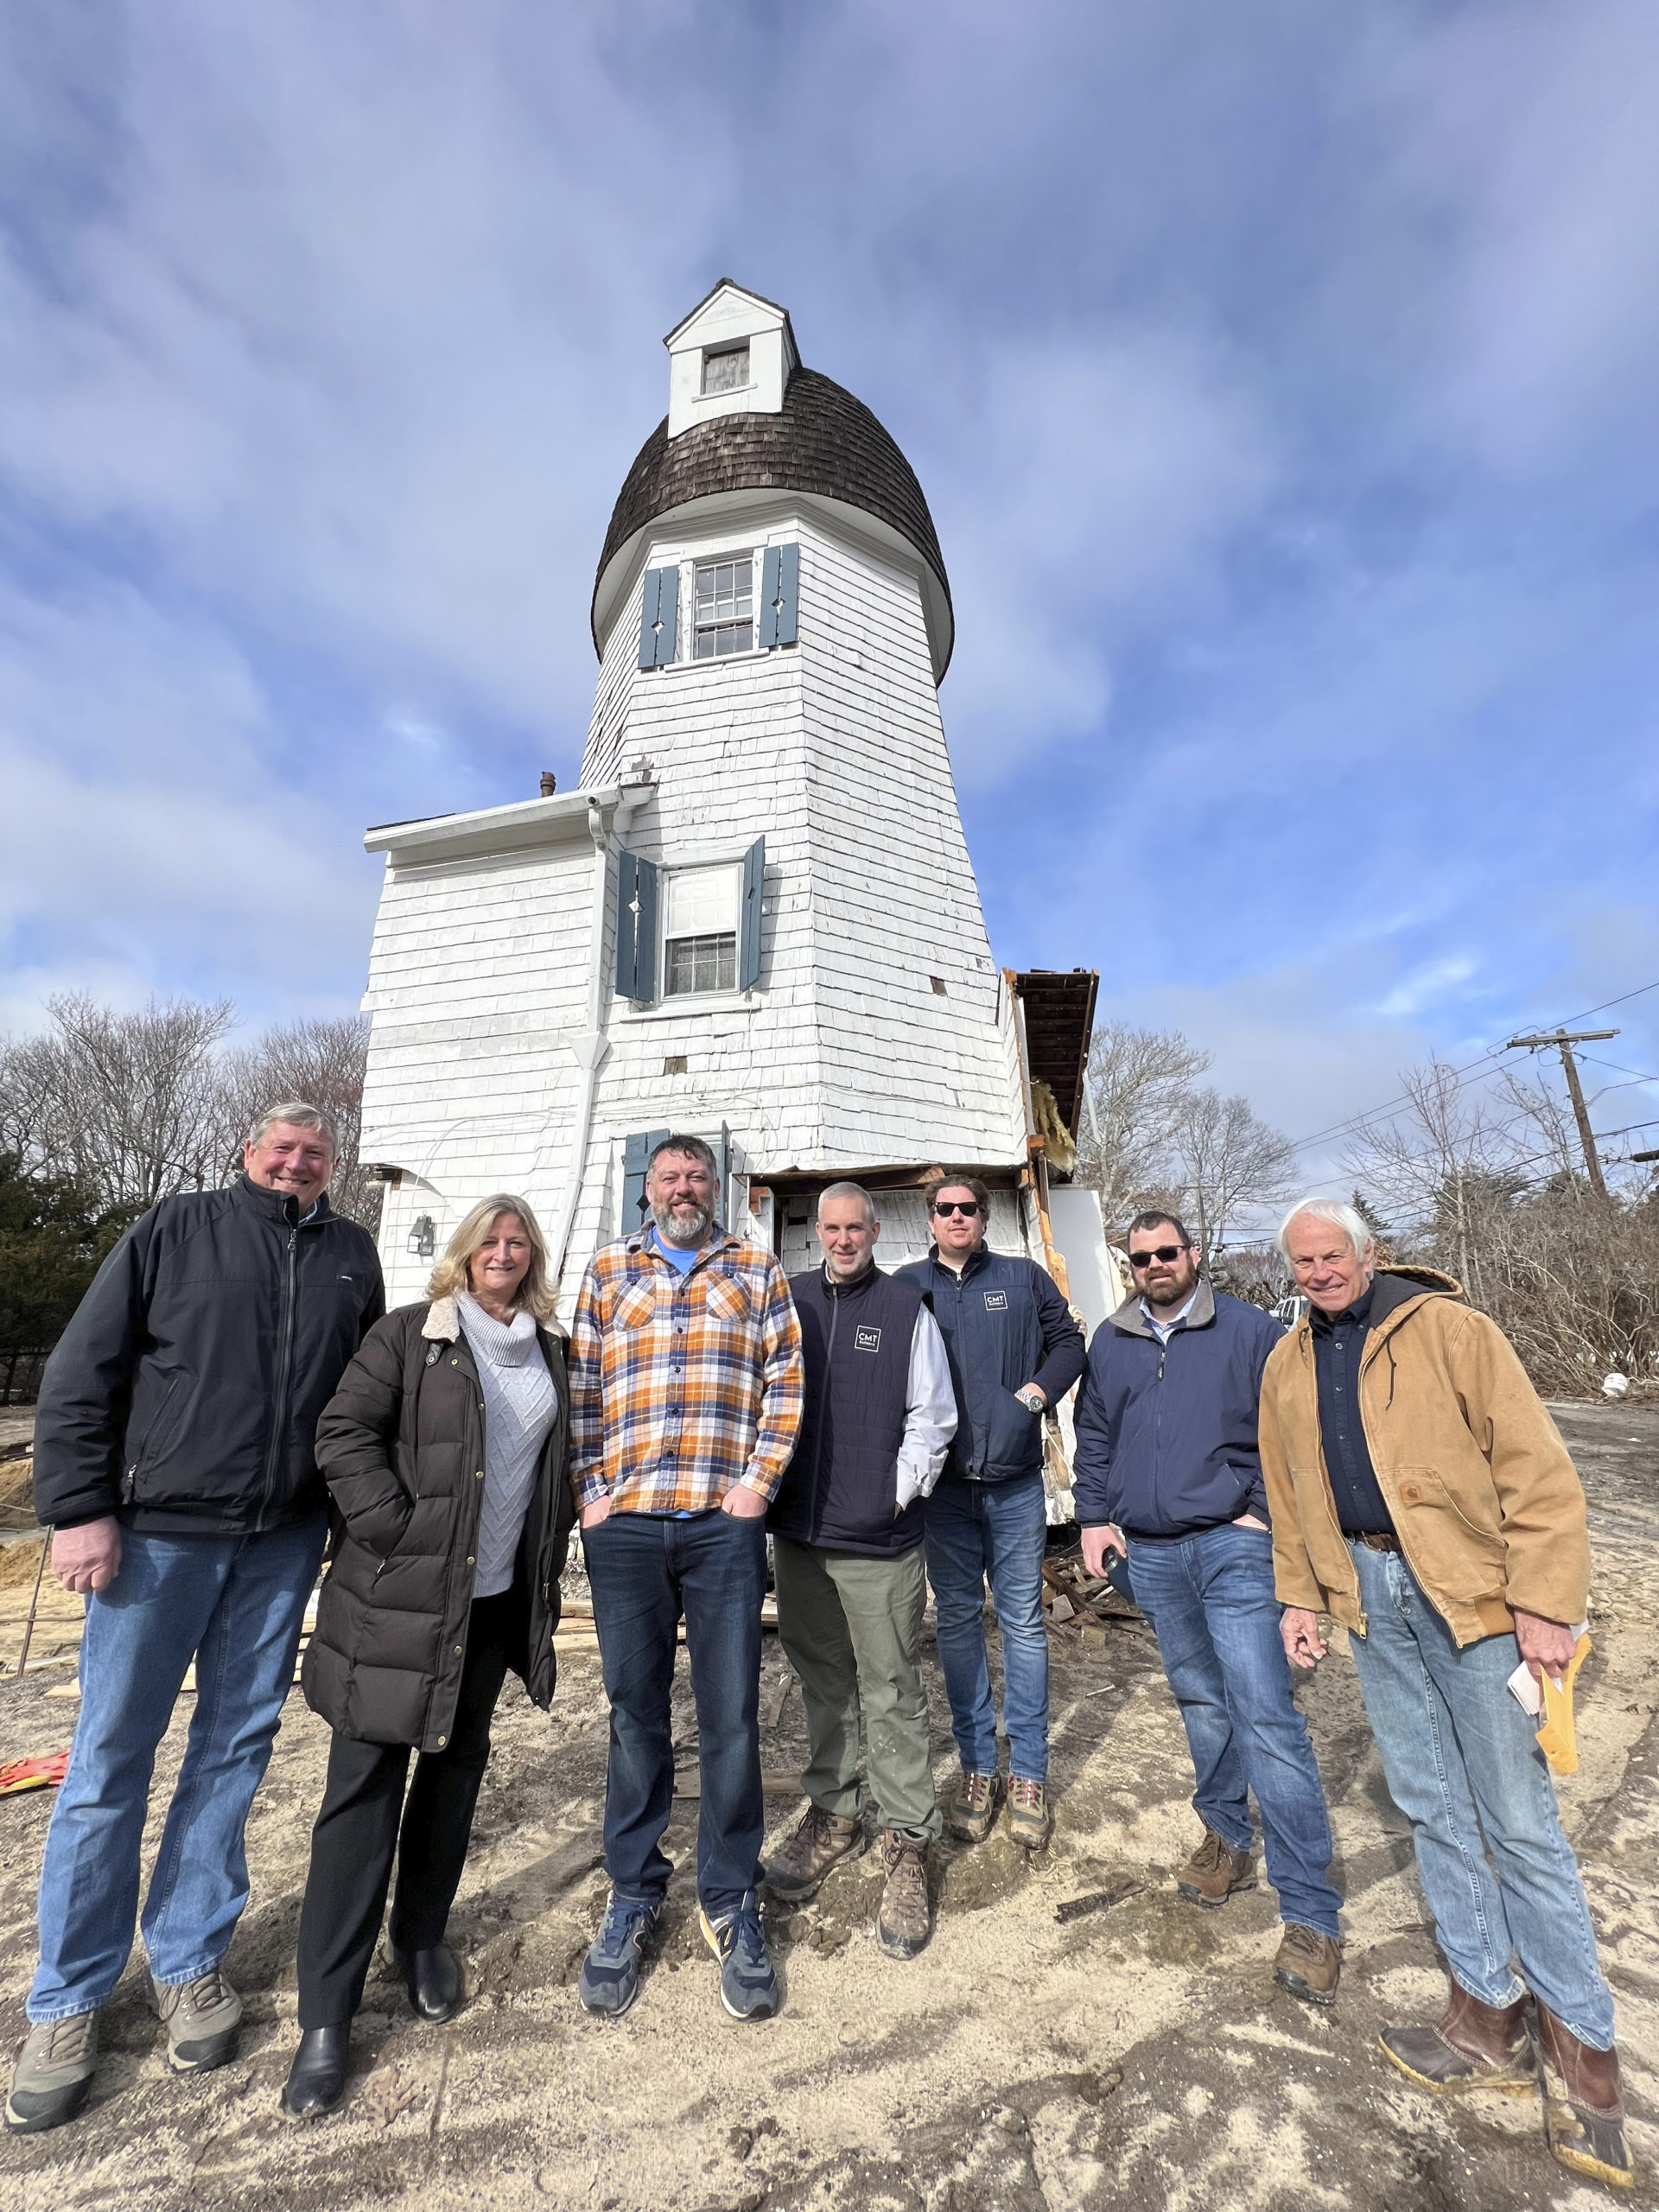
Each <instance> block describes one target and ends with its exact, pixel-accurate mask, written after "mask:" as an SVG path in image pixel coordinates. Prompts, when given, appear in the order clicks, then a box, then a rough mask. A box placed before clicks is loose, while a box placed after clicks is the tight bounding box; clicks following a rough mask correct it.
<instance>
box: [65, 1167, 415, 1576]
mask: <svg viewBox="0 0 1659 2212" xmlns="http://www.w3.org/2000/svg"><path fill="white" fill-rule="evenodd" d="M385 1310H386V1300H385V1290H384V1289H383V1287H382V1286H381V1281H380V1261H379V1255H378V1254H377V1252H376V1251H375V1249H374V1240H373V1238H372V1236H370V1235H369V1232H368V1230H366V1229H363V1228H360V1227H359V1225H358V1224H357V1223H356V1222H354V1221H342V1220H341V1218H340V1216H339V1215H338V1214H337V1213H335V1212H334V1211H333V1210H332V1209H331V1208H330V1206H329V1204H328V1201H327V1198H319V1199H318V1201H317V1203H316V1205H315V1206H314V1207H313V1208H312V1210H311V1211H310V1213H309V1214H308V1217H307V1218H306V1219H305V1220H304V1221H302V1220H301V1219H300V1217H299V1206H298V1204H297V1202H296V1200H295V1199H294V1198H289V1197H286V1196H285V1195H284V1194H283V1192H280V1191H268V1190H266V1189H265V1188H264V1185H262V1184H258V1183H252V1182H250V1181H249V1180H248V1179H247V1178H246V1177H245V1176H244V1177H242V1179H240V1180H239V1181H238V1182H236V1183H233V1184H232V1185H231V1186H230V1188H229V1189H228V1190H224V1191H188V1192H184V1193H182V1194H181V1196H180V1197H178V1198H163V1199H162V1202H161V1204H160V1205H154V1206H152V1207H151V1208H150V1209H149V1212H148V1213H146V1214H143V1215H142V1216H141V1217H139V1219H138V1220H137V1221H135V1222H134V1224H132V1227H131V1228H130V1230H128V1231H127V1233H126V1235H125V1236H124V1237H123V1238H122V1239H121V1242H120V1243H118V1245H117V1246H116V1248H115V1249H114V1250H113V1251H112V1252H111V1254H110V1256H109V1258H108V1259H107V1260H105V1262H104V1264H103V1266H102V1267H101V1268H99V1271H98V1274H97V1275H96V1276H95V1277H94V1279H93V1281H92V1288H91V1289H90V1290H89V1291H88V1292H87V1293H86V1297H85V1298H83V1299H82V1300H81V1301H80V1304H79V1306H77V1308H76V1309H75V1315H74V1319H73V1320H72V1321H71V1322H70V1324H69V1326H68V1327H67V1329H66V1330H65V1331H64V1333H63V1337H62V1339H61V1341H60V1344H59V1345H58V1348H57V1350H56V1351H54V1353H53V1355H52V1357H51V1358H50V1359H48V1362H47V1363H46V1372H45V1374H44V1375H43V1376H41V1404H40V1411H39V1414H38V1415H37V1416H36V1419H35V1510H36V1512H37V1513H38V1514H39V1515H40V1516H41V1521H42V1522H45V1523H47V1524H48V1525H49V1526H51V1527H52V1528H54V1529H73V1528H74V1527H76V1526H78V1525H79V1523H81V1522H86V1521H97V1520H100V1519H102V1517H103V1516H105V1514H108V1513H117V1514H119V1516H120V1517H121V1519H122V1520H123V1521H124V1522H127V1523H128V1524H129V1525H130V1526H131V1527H133V1528H138V1529H154V1530H156V1531H158V1532H161V1533H165V1534H169V1535H174V1534H176V1535H200V1534H207V1535H250V1534H252V1533H254V1532H256V1531H257V1530H260V1529H276V1528H280V1527H282V1526H283V1525H284V1524H285V1523H287V1522H294V1521H299V1520H303V1519H304V1518H306V1517H307V1516H308V1515H310V1514H313V1513H317V1512H321V1510H322V1507H323V1505H324V1503H326V1501H327V1491H326V1490H325V1489H324V1486H323V1480H322V1477H321V1474H320V1473H319V1472H318V1471H317V1461H316V1453H315V1439H316V1432H317V1420H318V1416H319V1415H320V1414H321V1412H322V1409H323V1408H324V1407H325V1406H326V1405H327V1402H328V1401H329V1399H330V1398H332V1397H333V1396H334V1389H335V1386H336V1385H337V1384H338V1383H339V1381H340V1376H342V1375H343V1374H344V1373H345V1371H346V1363H347V1362H348V1361H349V1360H350V1359H351V1358H352V1357H353V1355H354V1354H355V1352H356V1351H357V1348H358V1346H359V1344H361V1343H362V1341H363V1338H364V1337H365V1335H366V1334H367V1333H368V1331H369V1330H370V1328H371V1327H372V1325H373V1324H374V1323H375V1322H376V1321H378V1319H380V1316H381V1315H382V1314H383V1313H385Z"/></svg>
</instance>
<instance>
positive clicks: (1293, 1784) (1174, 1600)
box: [1129, 1523, 1342, 1937]
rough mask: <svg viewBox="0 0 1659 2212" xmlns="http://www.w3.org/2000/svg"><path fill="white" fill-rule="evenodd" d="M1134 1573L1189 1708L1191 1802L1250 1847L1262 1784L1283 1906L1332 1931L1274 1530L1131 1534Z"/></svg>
mask: <svg viewBox="0 0 1659 2212" xmlns="http://www.w3.org/2000/svg"><path fill="white" fill-rule="evenodd" d="M1129 1580H1130V1584H1131V1586H1132V1587H1133V1589H1134V1591H1135V1604H1136V1605H1139V1606H1140V1608H1141V1611H1142V1612H1143V1613H1144V1614H1145V1615H1146V1617H1147V1619H1148V1620H1149V1621H1150V1622H1151V1623H1152V1625H1153V1628H1154V1631H1155V1632H1156V1634H1157V1637H1158V1651H1159V1656H1160V1658H1161V1659H1162V1660H1163V1662H1164V1672H1165V1674H1166V1675H1167V1676H1168V1678H1169V1687H1170V1688H1171V1689H1172V1690H1173V1692H1174V1694H1175V1702H1176V1704H1177V1705H1178V1706H1179V1707H1180V1709H1181V1719H1182V1721H1183V1723H1184V1724H1185V1728H1186V1742H1187V1748H1188V1749H1189V1750H1190V1751H1191V1752H1192V1767H1193V1771H1194V1773H1195V1775H1196V1776H1197V1778H1198V1789H1197V1790H1196V1791H1195V1792H1194V1794H1193V1798H1192V1809H1193V1811H1194V1812H1195V1813H1196V1814H1197V1815H1198V1818H1199V1819H1200V1820H1201V1821H1205V1824H1206V1825H1207V1826H1208V1827H1212V1828H1213V1829H1214V1830H1215V1832H1216V1834H1217V1835H1218V1836H1220V1837H1221V1838H1222V1839H1223V1840H1224V1841H1225V1842H1227V1843H1230V1845H1231V1846H1232V1847H1233V1849H1234V1850H1235V1851H1248V1850H1249V1847H1250V1808H1249V1798H1248V1797H1247V1796H1246V1794H1245V1793H1246V1791H1247V1790H1254V1791H1255V1802H1256V1803H1257V1804H1258V1805H1259V1806H1260V1807H1261V1808H1262V1843H1263V1845H1264V1847H1265V1848H1266V1853H1267V1861H1268V1880H1269V1881H1270V1882H1271V1883H1272V1884H1273V1886H1274V1889H1275V1890H1276V1891H1278V1892H1279V1910H1280V1912H1281V1914H1282V1916H1283V1917H1284V1918H1285V1920H1286V1921H1287V1922H1289V1923H1294V1925H1296V1926H1298V1927H1301V1928H1313V1929H1318V1930H1319V1934H1320V1935H1322V1936H1332V1937H1335V1936H1338V1932H1339V1931H1338V1926H1337V1915H1338V1911H1340V1910H1341V1907H1342V1899H1341V1897H1338V1894H1337V1892H1336V1891H1335V1890H1333V1889H1332V1886H1331V1885H1330V1883H1329V1882H1328V1881H1327V1880H1326V1879H1325V1870H1326V1868H1327V1867H1328V1866H1330V1864H1331V1822H1330V1820H1329V1818H1328V1816H1327V1815H1326V1813H1325V1791H1324V1789H1323V1788H1322V1786H1321V1784H1320V1782H1319V1768H1318V1767H1317V1766H1316V1765H1315V1764H1314V1763H1313V1745H1312V1744H1311V1743H1310V1742H1309V1741H1308V1734H1307V1723H1306V1720H1305V1719H1303V1718H1302V1715H1301V1713H1300V1709H1299V1707H1298V1706H1297V1704H1296V1700H1295V1699H1294V1697H1293V1696H1292V1694H1291V1688H1290V1662H1288V1661H1287V1658H1286V1657H1285V1647H1284V1645H1283V1643H1281V1641H1280V1637H1279V1601H1278V1599H1276V1598H1275V1597H1274V1594H1273V1538H1272V1537H1271V1535H1268V1531H1267V1530H1266V1529H1239V1528H1236V1527H1234V1526H1232V1525H1231V1524H1230V1523H1229V1524H1228V1525H1227V1526H1225V1527H1223V1528H1219V1529H1204V1530H1202V1531H1201V1532H1200V1533H1199V1534H1198V1535H1193V1536H1178V1537H1174V1538H1173V1539H1170V1540H1168V1541H1164V1540H1162V1539H1160V1540H1158V1541H1150V1542H1149V1541H1146V1540H1145V1539H1141V1540H1138V1541H1137V1540H1131V1542H1130V1546H1129Z"/></svg>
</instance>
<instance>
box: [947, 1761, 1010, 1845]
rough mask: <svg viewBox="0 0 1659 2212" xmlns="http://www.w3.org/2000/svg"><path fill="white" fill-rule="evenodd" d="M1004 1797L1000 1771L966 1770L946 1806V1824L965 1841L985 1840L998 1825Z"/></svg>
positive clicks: (979, 1841) (978, 1841) (951, 1831)
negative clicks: (998, 1772)
mask: <svg viewBox="0 0 1659 2212" xmlns="http://www.w3.org/2000/svg"><path fill="white" fill-rule="evenodd" d="M1003 1796H1004V1791H1003V1787H1002V1777H1001V1775H1000V1774H969V1773H966V1772H964V1773H963V1776H962V1778H961V1779H960V1781H958V1783H957V1793H956V1796H954V1797H952V1799H951V1800H950V1803H949V1804H948V1805H947V1806H946V1807H945V1808H944V1825H945V1826H946V1827H948V1828H949V1829H950V1833H951V1834H952V1835H954V1836H957V1837H958V1838H959V1839H960V1840H961V1841H962V1842H963V1843H983V1842H984V1840H985V1839H986V1837H987V1836H988V1835H989V1834H990V1832H991V1830H992V1829H993V1828H994V1827H995V1826H996V1816H997V1815H998V1813H1000V1812H1001V1809H1002V1799H1003Z"/></svg>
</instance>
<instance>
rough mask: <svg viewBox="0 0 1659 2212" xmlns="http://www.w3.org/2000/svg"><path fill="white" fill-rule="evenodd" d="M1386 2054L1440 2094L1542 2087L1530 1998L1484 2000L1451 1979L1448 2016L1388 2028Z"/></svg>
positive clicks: (1510, 2093) (1519, 2092)
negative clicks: (1419, 2024) (1529, 2030)
mask: <svg viewBox="0 0 1659 2212" xmlns="http://www.w3.org/2000/svg"><path fill="white" fill-rule="evenodd" d="M1378 2040H1379V2041H1380V2042H1381V2044H1382V2045H1383V2056H1384V2057H1385V2058H1387V2059H1388V2060H1389V2063H1391V2064H1393V2065H1395V2066H1397V2067H1398V2068H1399V2069H1400V2071H1401V2072H1402V2074H1406V2075H1410V2077H1411V2079H1412V2080H1413V2081H1414V2082H1416V2083H1417V2084H1418V2086H1419V2087H1420V2088H1425V2089H1433V2092H1434V2094H1435V2095H1436V2096H1440V2097H1449V2096H1454V2095H1456V2094H1458V2093H1459V2091H1460V2090H1464V2089H1496V2090H1497V2092H1498V2093H1499V2094H1500V2095H1503V2096H1506V2097H1524V2096H1528V2095H1529V2094H1531V2092H1532V2091H1533V2090H1534V2089H1535V2088H1537V2086H1538V2061H1537V2058H1536V2056H1535V2054H1534V2051H1533V2048H1532V2038H1531V2037H1530V2036H1529V2034H1528V2033H1527V2000H1526V1999H1525V1998H1524V1997H1520V1998H1517V1999H1516V2001H1515V2003H1514V2004H1513V2005H1483V2004H1482V2003H1481V2001H1480V1999H1479V1998H1478V1997H1471V1995H1470V1994H1469V1993H1468V1991H1467V1990H1466V1989H1465V1987H1464V1986H1463V1985H1462V1983H1461V1982H1459V1981H1453V1982H1452V1987H1451V1993H1450V1995H1449V1997H1448V1999H1447V2002H1446V2013H1445V2017H1444V2018H1442V2019H1441V2020H1440V2023H1439V2024H1438V2025H1437V2026H1435V2027H1432V2028H1430V2027H1421V2028H1384V2029H1383V2033H1382V2035H1381V2037H1379V2038H1378Z"/></svg>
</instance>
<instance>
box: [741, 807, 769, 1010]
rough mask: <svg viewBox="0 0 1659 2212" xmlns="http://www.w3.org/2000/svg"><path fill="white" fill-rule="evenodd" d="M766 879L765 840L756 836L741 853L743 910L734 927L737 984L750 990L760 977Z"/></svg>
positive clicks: (745, 989)
mask: <svg viewBox="0 0 1659 2212" xmlns="http://www.w3.org/2000/svg"><path fill="white" fill-rule="evenodd" d="M765 884H766V839H765V838H764V837H757V838H756V839H755V841H754V842H753V844H752V845H751V846H750V847H749V849H748V851H747V853H745V854H744V855H743V911H742V913H741V917H740V918H739V921H738V931H737V988H738V989H739V990H740V991H752V990H753V988H754V987H755V985H756V983H758V982H760V894H761V891H762V889H763V888H764V887H765Z"/></svg>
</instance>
